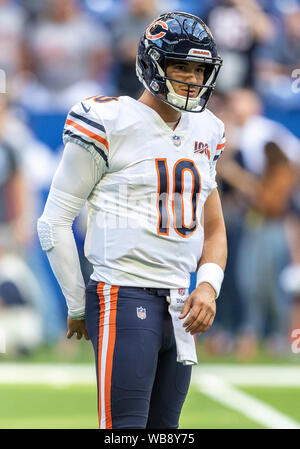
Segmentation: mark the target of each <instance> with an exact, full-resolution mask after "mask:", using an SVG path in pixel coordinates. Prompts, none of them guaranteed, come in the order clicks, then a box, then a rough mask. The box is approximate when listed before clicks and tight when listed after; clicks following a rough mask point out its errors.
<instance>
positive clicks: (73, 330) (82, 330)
mask: <svg viewBox="0 0 300 449" xmlns="http://www.w3.org/2000/svg"><path fill="white" fill-rule="evenodd" d="M74 334H77V340H81V338H82V336H83V335H84V338H85V339H86V340H89V339H90V337H89V334H88V333H87V330H86V327H85V320H73V319H72V318H71V317H69V316H68V332H67V338H72V337H73V335H74Z"/></svg>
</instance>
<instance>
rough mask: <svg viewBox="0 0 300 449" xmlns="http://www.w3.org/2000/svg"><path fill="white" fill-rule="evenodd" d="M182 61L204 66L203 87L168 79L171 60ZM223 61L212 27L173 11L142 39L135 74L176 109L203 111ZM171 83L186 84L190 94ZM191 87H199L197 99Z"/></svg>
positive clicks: (190, 16) (153, 25)
mask: <svg viewBox="0 0 300 449" xmlns="http://www.w3.org/2000/svg"><path fill="white" fill-rule="evenodd" d="M180 59H181V60H185V61H196V62H199V63H201V64H203V65H204V66H205V72H204V81H203V84H193V83H186V82H183V81H178V80H175V79H171V78H168V77H167V76H166V68H167V63H168V61H170V60H180ZM222 62H223V61H222V58H221V57H220V56H219V55H218V52H217V48H216V44H215V41H214V38H213V36H212V34H211V32H210V30H209V28H208V27H207V26H206V25H205V23H204V22H203V21H202V20H201V19H200V18H199V17H196V16H194V15H192V14H187V13H184V12H170V13H167V14H162V15H160V16H159V17H158V18H157V19H156V20H154V22H153V23H152V24H151V25H149V27H148V28H147V30H146V31H145V33H144V35H143V36H142V37H141V39H140V42H139V47H138V54H137V58H136V73H137V76H138V78H139V80H140V81H141V83H142V84H143V85H144V87H145V88H146V89H148V90H149V91H150V92H151V93H152V94H153V95H155V96H156V97H158V98H160V99H161V100H162V101H164V102H165V103H167V104H169V105H171V106H172V107H173V108H175V109H176V110H179V111H189V112H202V111H203V110H204V109H205V107H206V104H207V102H208V100H209V97H210V95H211V93H212V91H213V89H214V87H215V82H216V79H217V76H218V73H219V71H220V68H221V66H222ZM171 81H176V82H177V83H182V84H185V85H187V95H186V96H182V95H178V94H176V93H175V91H174V88H173V86H172V84H171ZM192 86H196V87H197V88H200V90H199V94H198V96H197V97H196V98H190V89H191V87H192Z"/></svg>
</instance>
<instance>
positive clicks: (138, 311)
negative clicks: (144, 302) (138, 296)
mask: <svg viewBox="0 0 300 449" xmlns="http://www.w3.org/2000/svg"><path fill="white" fill-rule="evenodd" d="M136 314H137V317H138V318H139V319H140V320H144V319H145V318H146V309H144V307H137V308H136Z"/></svg>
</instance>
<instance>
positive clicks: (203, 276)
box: [196, 263, 224, 299]
mask: <svg viewBox="0 0 300 449" xmlns="http://www.w3.org/2000/svg"><path fill="white" fill-rule="evenodd" d="M223 278H224V271H223V270H222V268H221V267H220V265H218V264H216V263H205V264H203V265H201V267H200V268H199V270H198V271H197V284H196V285H197V287H198V285H199V284H201V283H202V282H207V283H208V284H210V285H211V286H212V287H213V289H214V290H215V292H216V299H217V298H218V296H219V294H220V290H221V286H222V282H223Z"/></svg>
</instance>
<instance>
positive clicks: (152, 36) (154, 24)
mask: <svg viewBox="0 0 300 449" xmlns="http://www.w3.org/2000/svg"><path fill="white" fill-rule="evenodd" d="M156 25H160V26H161V27H162V28H163V29H164V30H168V29H169V28H168V25H167V24H166V22H163V21H162V20H158V21H157V22H153V23H151V25H149V26H148V28H147V29H146V37H147V39H150V40H152V41H153V40H155V39H160V38H161V37H164V36H165V35H166V33H165V32H164V31H161V32H160V33H158V34H151V33H150V29H151V28H152V27H154V26H156Z"/></svg>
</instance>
